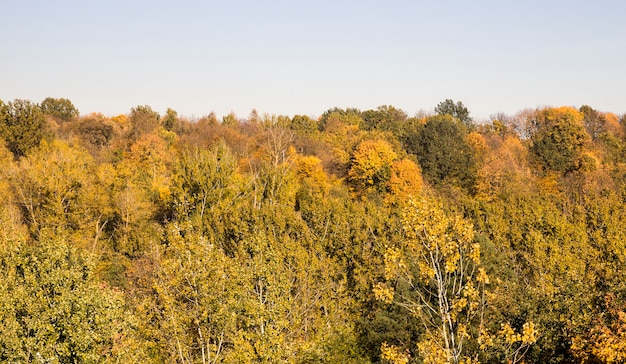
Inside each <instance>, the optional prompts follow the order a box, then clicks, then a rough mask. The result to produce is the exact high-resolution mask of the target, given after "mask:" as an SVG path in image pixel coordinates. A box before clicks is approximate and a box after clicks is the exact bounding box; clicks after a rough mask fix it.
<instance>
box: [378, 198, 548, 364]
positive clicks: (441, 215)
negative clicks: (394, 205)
mask: <svg viewBox="0 0 626 364" xmlns="http://www.w3.org/2000/svg"><path fill="white" fill-rule="evenodd" d="M403 227H404V232H405V234H406V239H405V241H404V243H403V244H401V245H400V246H399V247H389V248H388V249H387V251H386V253H385V274H384V275H385V279H386V280H387V282H385V283H379V284H377V285H376V286H375V287H374V295H375V296H376V297H377V298H378V299H379V300H381V301H384V302H387V303H392V302H395V303H397V304H399V305H400V306H402V307H404V308H406V309H407V310H408V311H409V312H411V313H412V314H413V315H415V316H417V317H419V318H420V319H421V321H422V323H423V327H424V330H425V333H424V335H423V337H422V340H421V341H420V342H419V343H418V349H419V353H420V355H421V356H422V358H423V360H424V362H425V363H462V362H476V361H477V360H478V359H479V350H477V349H476V348H480V349H481V350H482V349H486V348H487V347H489V346H491V345H492V344H493V342H494V337H493V336H492V335H490V334H489V333H488V330H487V329H488V328H487V326H486V324H487V322H486V320H485V307H486V301H487V292H486V291H485V286H486V285H488V284H489V277H488V275H487V273H486V271H485V269H484V268H483V266H482V264H481V259H480V258H481V254H480V245H479V244H478V243H476V242H475V241H474V229H473V226H472V225H471V224H470V223H469V222H468V221H466V220H465V219H463V218H462V217H460V216H458V215H455V214H447V213H446V212H445V211H444V208H443V205H442V204H441V203H440V202H438V201H437V200H435V199H433V198H426V197H424V198H420V199H412V200H410V201H409V204H408V206H407V208H406V209H405V210H404V212H403ZM390 283H395V285H396V286H397V285H402V286H406V287H408V288H409V290H408V291H409V292H411V293H412V294H414V296H408V295H400V294H399V295H396V294H395V292H394V289H393V287H392V286H391V285H390ZM405 291H406V290H405ZM503 327H504V326H503ZM506 327H509V328H510V326H506ZM525 328H526V332H525V334H527V335H521V334H517V333H515V332H514V331H512V334H511V331H506V334H510V335H512V336H510V337H509V339H508V341H507V343H509V344H510V347H509V348H508V349H509V351H512V352H513V353H514V354H519V353H521V352H523V351H524V350H523V348H524V347H527V346H529V345H530V344H532V343H533V342H534V341H535V340H536V336H537V335H536V331H535V330H534V327H533V326H532V324H530V325H526V327H525ZM511 330H512V329H511ZM504 333H505V332H504V331H503V334H504ZM470 347H471V348H473V350H471V349H470ZM518 349H520V350H518ZM518 356H519V355H518ZM509 359H510V360H511V359H517V357H515V356H514V355H513V357H512V358H509ZM514 361H515V360H514Z"/></svg>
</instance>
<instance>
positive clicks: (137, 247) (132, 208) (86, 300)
mask: <svg viewBox="0 0 626 364" xmlns="http://www.w3.org/2000/svg"><path fill="white" fill-rule="evenodd" d="M0 160H1V165H2V168H1V169H0V196H1V199H0V272H1V273H0V274H1V277H2V279H1V280H0V362H7V363H23V362H37V363H181V364H182V363H303V364H304V363H393V364H400V363H405V364H406V363H620V362H625V361H626V281H625V280H624V277H625V273H626V228H625V227H626V210H625V209H624V208H623V206H624V201H625V199H626V115H625V116H619V115H615V114H613V113H610V112H605V111H599V110H595V109H594V108H592V107H590V106H586V105H585V106H582V107H580V108H575V107H570V106H564V107H544V108H537V109H526V110H522V111H519V112H518V113H516V114H514V115H507V114H495V115H494V116H492V117H491V118H490V120H489V121H488V122H480V123H479V122H476V121H474V120H473V119H472V117H471V115H470V111H469V110H468V108H466V107H465V105H463V103H462V102H457V101H452V100H445V101H442V102H441V103H439V104H438V105H437V106H436V107H435V108H434V111H433V112H420V113H418V114H416V115H414V116H409V115H407V114H406V113H405V112H404V111H402V110H400V109H397V108H395V107H393V106H380V107H378V108H376V109H373V110H365V111H363V110H359V109H354V108H345V109H342V108H332V109H329V110H327V111H325V112H324V113H323V114H322V115H321V116H319V117H315V118H313V117H309V116H304V115H296V116H293V117H287V116H281V115H260V114H259V113H257V112H256V111H255V110H252V112H251V113H250V114H249V115H248V116H245V117H241V116H237V115H235V114H233V113H231V114H229V115H226V116H223V117H220V118H218V117H217V116H216V115H214V114H209V115H207V116H204V117H201V118H195V119H193V120H191V119H189V118H186V117H181V116H179V115H178V114H177V112H176V111H174V110H172V109H168V110H167V111H165V113H164V114H160V113H158V112H156V111H154V110H153V109H152V108H151V107H150V106H146V105H140V106H137V107H135V108H132V109H131V110H130V112H129V113H128V114H123V115H118V116H113V117H110V116H104V115H102V114H97V113H94V114H88V115H81V114H80V113H79V111H78V110H77V109H76V107H75V106H74V105H73V104H72V102H71V101H70V100H68V99H64V98H59V99H56V98H47V99H45V100H43V101H41V102H40V103H36V102H33V101H29V100H22V99H15V100H13V101H6V100H5V101H0Z"/></svg>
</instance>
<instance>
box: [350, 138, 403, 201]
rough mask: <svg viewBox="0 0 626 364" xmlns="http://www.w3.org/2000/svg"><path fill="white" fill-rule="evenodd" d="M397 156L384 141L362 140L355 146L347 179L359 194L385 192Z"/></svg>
mask: <svg viewBox="0 0 626 364" xmlns="http://www.w3.org/2000/svg"><path fill="white" fill-rule="evenodd" d="M396 158H397V154H396V153H395V152H394V151H393V147H392V146H391V145H390V144H389V143H387V142H386V141H384V140H364V141H362V142H361V143H359V145H357V147H356V149H355V151H354V153H353V155H352V163H351V167H350V170H349V171H348V179H349V180H350V182H351V184H352V188H353V189H354V191H355V192H357V193H359V194H367V193H369V192H373V191H378V192H385V191H386V189H387V183H388V182H389V180H390V179H391V170H392V165H393V162H394V160H395V159H396Z"/></svg>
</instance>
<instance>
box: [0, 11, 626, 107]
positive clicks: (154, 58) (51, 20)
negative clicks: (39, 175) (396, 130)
mask: <svg viewBox="0 0 626 364" xmlns="http://www.w3.org/2000/svg"><path fill="white" fill-rule="evenodd" d="M624 14H626V1H621V0H615V1H606V0H596V1H550V0H542V1H535V0H530V1H529V0H525V1H505V0H500V1H495V0H494V1H482V0H473V1H469V0H466V1H395V0H386V1H368V0H360V1H352V0H350V1H347V0H346V1H342V0H334V1H325V0H321V1H275V0H266V1H261V0H258V1H237V0H229V1H190V0H179V1H167V2H166V1H154V0H153V1H134V0H107V1H87V0H57V1H49V0H46V1H44V0H40V1H33V0H0V35H1V36H0V99H2V100H5V101H10V100H13V99H15V98H23V99H29V100H32V101H35V102H41V101H42V100H43V99H44V98H46V97H57V98H59V97H65V98H69V99H70V100H71V101H72V102H73V103H74V104H75V105H76V107H77V108H78V109H79V110H80V111H81V113H82V114H86V113H90V112H95V111H98V112H102V113H104V114H105V115H117V114H123V113H128V112H129V111H130V109H131V108H132V107H134V106H137V105H150V106H152V108H153V109H154V110H156V111H159V112H161V113H163V112H164V111H165V110H166V108H168V107H171V108H173V109H174V110H177V111H178V112H179V114H181V115H185V116H196V117H200V116H203V115H206V114H208V113H210V112H211V111H214V112H215V113H216V114H218V116H221V115H225V114H227V113H228V112H230V111H231V110H232V111H234V112H235V113H236V114H237V115H239V116H241V117H245V116H247V115H248V114H249V112H250V111H251V110H252V109H253V108H256V109H257V110H258V112H259V113H261V114H263V113H269V114H286V115H294V114H306V115H311V116H317V115H320V114H321V113H322V112H323V111H324V110H327V109H329V108H331V107H334V106H339V107H357V108H360V109H363V110H365V109H370V108H375V107H377V106H379V105H385V104H386V105H393V106H395V107H398V108H401V109H403V110H404V111H406V112H407V113H408V114H410V115H412V114H414V113H415V112H417V111H419V110H425V111H431V110H432V109H433V108H434V107H435V106H436V105H437V103H439V102H440V101H443V100H444V99H446V98H450V99H453V100H455V101H462V102H463V103H464V104H465V105H466V106H467V107H468V108H469V110H470V112H471V115H473V116H474V117H476V118H478V119H481V118H482V119H485V118H487V117H488V116H489V115H491V114H494V113H496V112H505V113H509V114H513V113H515V112H517V111H519V110H521V109H524V108H527V107H531V108H534V107H537V106H546V105H549V106H561V105H572V106H576V107H579V106H581V105H583V104H588V105H590V106H592V107H594V108H596V109H598V110H601V111H611V112H615V113H618V114H622V113H625V112H626V22H625V21H624V20H623V17H624Z"/></svg>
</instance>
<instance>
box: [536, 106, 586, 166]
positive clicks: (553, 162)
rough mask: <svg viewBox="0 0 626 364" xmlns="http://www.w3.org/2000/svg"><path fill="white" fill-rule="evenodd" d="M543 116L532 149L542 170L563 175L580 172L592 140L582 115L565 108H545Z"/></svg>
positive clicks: (574, 110) (572, 109) (539, 121)
mask: <svg viewBox="0 0 626 364" xmlns="http://www.w3.org/2000/svg"><path fill="white" fill-rule="evenodd" d="M540 116H541V118H540V119H539V120H538V127H537V130H536V132H535V133H533V135H532V136H531V141H532V145H531V147H530V151H531V153H532V154H533V156H534V158H535V160H536V162H537V164H538V165H539V167H540V168H541V169H543V170H544V171H556V172H560V173H563V174H565V173H568V172H572V171H574V170H576V169H578V168H579V166H580V160H581V157H582V153H583V149H584V147H585V146H586V145H587V143H588V140H589V135H588V134H587V132H586V131H585V128H584V126H583V123H582V118H583V116H582V114H581V113H580V112H579V111H577V110H576V109H574V108H570V107H562V108H548V109H544V110H542V112H541V114H540Z"/></svg>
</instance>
